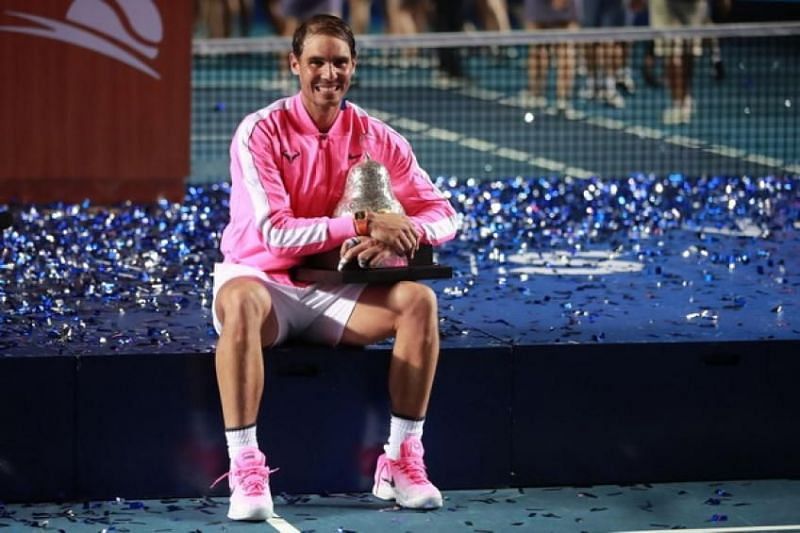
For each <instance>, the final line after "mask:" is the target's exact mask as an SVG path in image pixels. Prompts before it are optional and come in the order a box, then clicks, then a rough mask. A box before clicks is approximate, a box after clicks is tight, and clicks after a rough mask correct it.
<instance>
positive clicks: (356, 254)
mask: <svg viewBox="0 0 800 533" xmlns="http://www.w3.org/2000/svg"><path fill="white" fill-rule="evenodd" d="M339 253H340V256H341V259H340V260H339V270H342V268H344V266H345V265H346V264H348V263H349V262H350V261H352V260H353V259H354V258H355V259H357V260H358V266H360V267H361V268H367V267H369V268H375V267H379V266H381V264H382V263H383V262H384V261H385V260H386V259H388V258H389V257H391V256H392V255H393V254H394V252H393V251H392V249H391V248H389V247H388V246H386V245H385V244H383V243H382V242H378V241H376V240H375V239H373V238H371V237H353V238H352V239H348V240H346V241H344V243H342V247H341V249H340V252H339Z"/></svg>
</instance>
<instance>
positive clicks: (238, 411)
mask: <svg viewBox="0 0 800 533" xmlns="http://www.w3.org/2000/svg"><path fill="white" fill-rule="evenodd" d="M216 311H217V317H218V318H219V320H220V322H222V325H223V327H222V333H221V334H220V337H219V341H218V342H217V353H216V370H217V384H218V386H219V395H220V400H221V402H222V415H223V419H224V421H225V427H226V428H239V427H245V426H249V425H252V424H255V423H256V419H257V418H258V410H259V406H260V404H261V396H262V394H263V392H264V357H263V346H269V345H271V344H272V343H273V342H274V341H275V338H276V336H277V334H278V327H277V319H276V318H275V314H274V313H273V312H272V300H271V298H270V295H269V291H268V290H267V289H266V288H265V287H264V285H263V284H262V283H261V282H260V281H258V280H255V279H250V278H238V279H234V280H231V281H229V282H228V283H226V284H225V285H224V286H223V287H222V288H221V289H220V291H219V294H218V295H217V299H216Z"/></svg>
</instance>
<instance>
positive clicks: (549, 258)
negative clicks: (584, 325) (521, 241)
mask: <svg viewBox="0 0 800 533" xmlns="http://www.w3.org/2000/svg"><path fill="white" fill-rule="evenodd" d="M508 261H509V262H510V263H516V264H518V265H524V266H519V267H514V268H511V269H510V271H511V272H512V273H514V274H545V275H551V276H590V275H595V276H602V275H606V274H622V273H625V272H638V271H640V270H642V268H643V267H644V265H643V264H642V263H639V262H636V261H623V260H621V259H617V258H616V255H615V254H614V253H613V252H611V251H605V252H604V251H602V250H598V251H589V252H577V253H572V252H565V251H555V252H542V253H537V252H526V253H521V254H512V255H509V256H508Z"/></svg>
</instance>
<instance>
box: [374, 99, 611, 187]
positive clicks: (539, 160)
mask: <svg viewBox="0 0 800 533" xmlns="http://www.w3.org/2000/svg"><path fill="white" fill-rule="evenodd" d="M365 111H366V112H367V113H369V114H370V115H372V116H374V117H380V119H381V120H383V121H384V122H386V123H387V124H389V125H390V126H392V127H393V128H402V129H407V130H410V131H412V132H414V133H418V134H420V135H424V136H426V137H430V138H432V139H437V140H440V141H445V142H452V143H455V144H459V145H461V146H464V147H466V148H469V149H471V150H475V151H478V152H483V153H487V154H491V155H493V156H496V157H500V158H503V159H509V160H511V161H517V162H527V163H528V164H529V165H531V166H534V167H539V168H544V169H546V170H553V171H557V172H560V171H562V170H564V171H565V173H566V174H568V175H570V176H572V177H574V178H580V179H588V178H591V177H592V176H596V175H597V173H596V172H592V171H591V170H586V169H585V168H578V167H569V166H567V164H566V163H562V162H561V161H554V160H552V159H547V158H544V157H535V156H534V157H531V154H529V153H528V152H523V151H522V150H516V149H514V148H508V147H505V146H498V145H497V144H496V143H493V142H491V141H486V140H483V139H478V138H475V137H465V136H464V135H462V134H460V133H458V132H456V131H452V130H446V129H443V128H435V127H433V126H432V125H431V124H428V123H427V122H420V121H418V120H413V119H409V118H405V117H401V116H397V115H393V114H391V113H387V112H385V111H381V110H379V109H372V108H370V109H365Z"/></svg>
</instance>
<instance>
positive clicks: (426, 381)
mask: <svg viewBox="0 0 800 533" xmlns="http://www.w3.org/2000/svg"><path fill="white" fill-rule="evenodd" d="M391 335H394V336H395V344H394V350H393V351H392V362H391V366H390V368H389V395H390V397H391V403H392V414H393V416H392V422H391V428H390V432H389V439H388V443H387V445H386V446H385V447H384V450H385V453H384V454H382V455H381V456H380V457H379V458H378V462H377V465H376V466H375V483H374V485H373V487H372V493H373V494H374V495H375V496H377V497H378V498H381V499H383V500H394V501H395V502H396V503H397V504H398V505H400V506H402V507H408V508H412V509H436V508H439V507H441V506H442V494H441V492H439V489H437V488H436V487H435V486H434V485H433V483H431V482H430V481H429V480H428V476H427V473H426V471H425V466H424V463H423V460H422V458H423V455H424V451H423V447H422V442H421V437H422V426H423V420H424V418H425V413H426V412H427V410H428V401H429V400H430V396H431V387H432V386H433V376H434V374H435V373H436V363H437V361H438V359H439V324H438V310H437V305H436V295H435V294H434V292H433V291H432V290H431V289H429V288H428V287H426V286H425V285H422V284H419V283H412V282H400V283H397V284H395V285H392V286H372V287H368V288H367V289H365V290H364V292H363V293H362V294H361V297H360V298H359V301H358V303H357V304H356V307H355V309H354V311H353V314H352V315H351V317H350V320H349V322H348V323H347V327H346V328H345V332H344V336H343V338H342V342H343V343H345V344H361V345H363V344H369V343H372V342H375V341H377V340H381V339H384V338H386V337H388V336H391Z"/></svg>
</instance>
